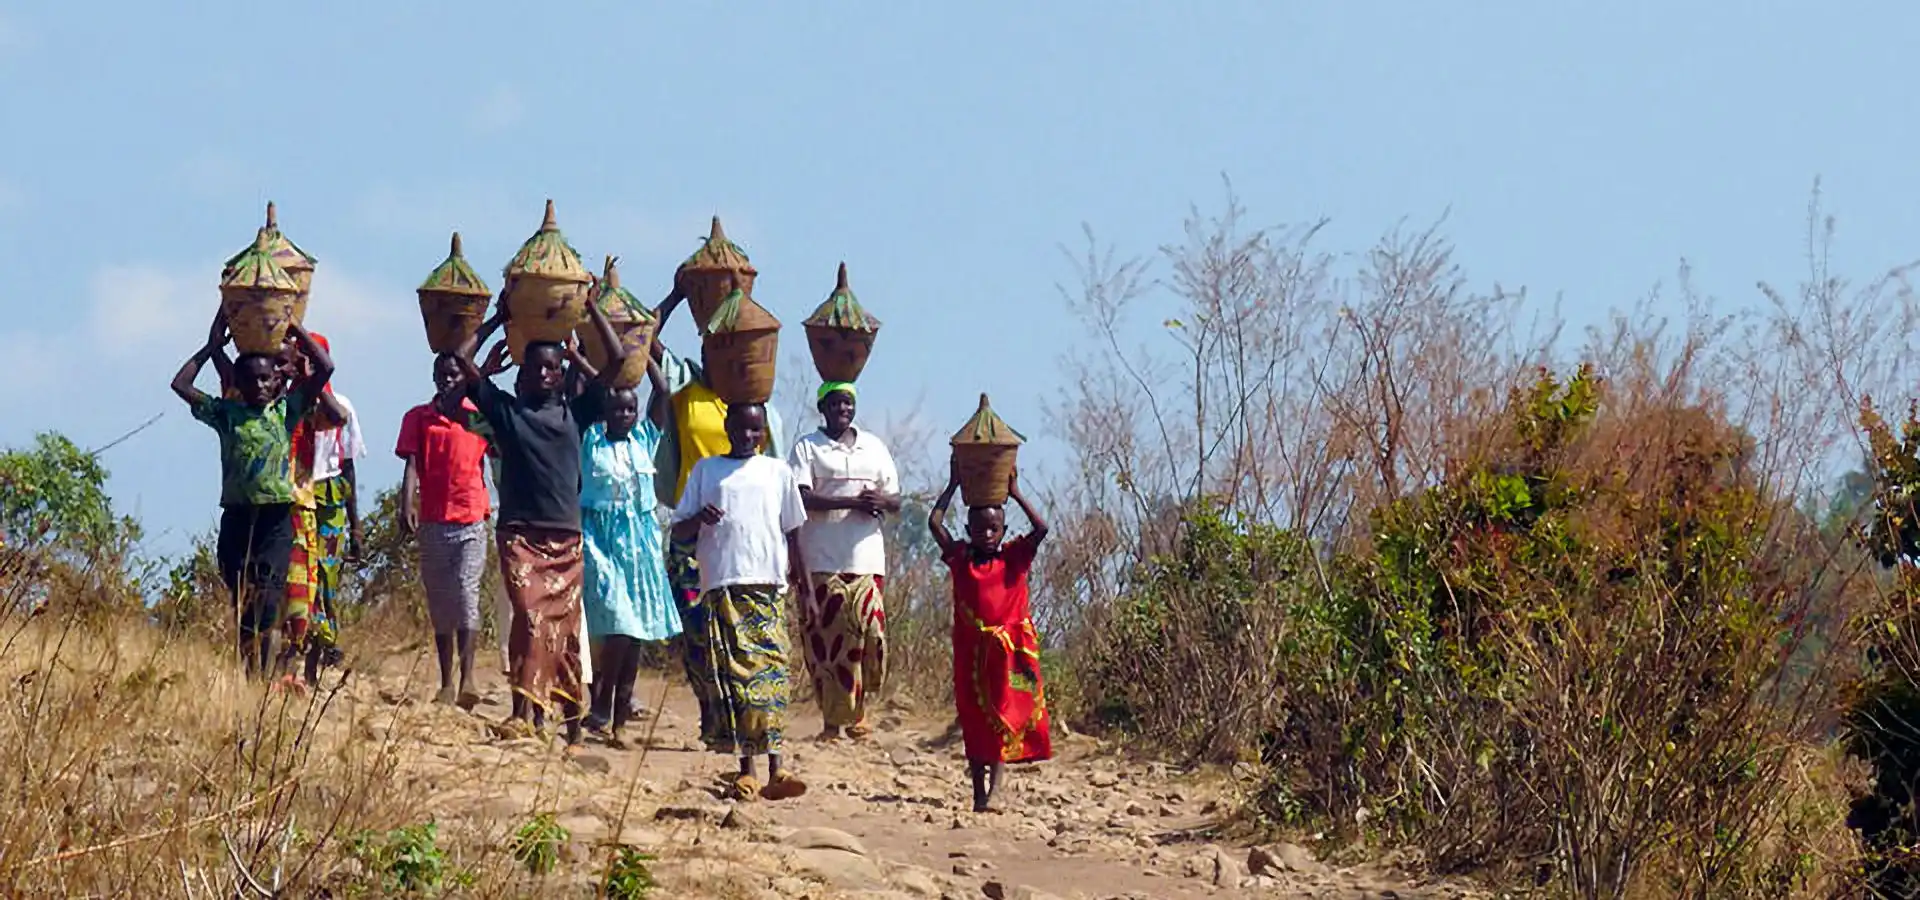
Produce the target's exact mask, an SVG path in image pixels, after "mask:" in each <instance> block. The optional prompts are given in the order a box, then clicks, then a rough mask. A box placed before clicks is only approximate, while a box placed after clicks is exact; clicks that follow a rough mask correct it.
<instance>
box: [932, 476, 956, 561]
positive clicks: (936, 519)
mask: <svg viewBox="0 0 1920 900" xmlns="http://www.w3.org/2000/svg"><path fill="white" fill-rule="evenodd" d="M958 490H960V470H959V469H958V468H954V469H952V470H951V471H949V472H948V474H947V488H946V490H943V491H941V492H940V499H938V500H936V501H934V503H933V509H932V510H930V511H929V512H928V513H927V530H928V531H929V532H932V533H933V542H934V543H936V544H939V545H940V553H941V554H942V555H945V554H947V553H950V552H952V551H953V548H954V547H956V546H958V545H959V542H958V541H955V540H954V539H953V535H951V534H948V533H947V506H948V505H950V504H952V503H953V495H954V492H956V491H958Z"/></svg>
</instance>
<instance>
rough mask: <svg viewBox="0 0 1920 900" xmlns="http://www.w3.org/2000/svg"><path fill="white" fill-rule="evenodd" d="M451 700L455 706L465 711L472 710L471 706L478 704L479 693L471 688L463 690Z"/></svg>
mask: <svg viewBox="0 0 1920 900" xmlns="http://www.w3.org/2000/svg"><path fill="white" fill-rule="evenodd" d="M453 702H454V705H455V706H458V707H460V708H461V709H464V710H466V711H467V712H473V708H474V707H476V706H479V705H480V695H479V694H478V693H476V692H474V691H473V690H472V689H467V690H463V691H461V692H460V696H458V697H456V698H454V701H453Z"/></svg>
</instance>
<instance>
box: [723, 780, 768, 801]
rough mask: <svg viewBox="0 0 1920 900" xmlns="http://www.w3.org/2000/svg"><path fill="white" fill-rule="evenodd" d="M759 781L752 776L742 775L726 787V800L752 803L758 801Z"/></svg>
mask: <svg viewBox="0 0 1920 900" xmlns="http://www.w3.org/2000/svg"><path fill="white" fill-rule="evenodd" d="M760 790H761V788H760V780H759V779H757V778H755V777H753V776H752V775H742V776H740V777H739V778H736V779H734V781H733V783H732V784H730V785H728V786H727V799H729V800H746V801H753V800H758V799H760Z"/></svg>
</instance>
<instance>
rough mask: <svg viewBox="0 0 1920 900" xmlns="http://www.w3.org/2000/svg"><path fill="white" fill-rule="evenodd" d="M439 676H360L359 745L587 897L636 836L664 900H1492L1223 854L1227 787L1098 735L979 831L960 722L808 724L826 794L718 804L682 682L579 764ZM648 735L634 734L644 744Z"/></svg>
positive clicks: (1265, 855) (1272, 851)
mask: <svg viewBox="0 0 1920 900" xmlns="http://www.w3.org/2000/svg"><path fill="white" fill-rule="evenodd" d="M409 657H411V658H409ZM430 667H431V663H430V662H427V661H426V660H425V659H423V658H421V657H420V656H418V655H414V654H407V655H404V656H397V657H388V659H387V661H386V662H385V663H384V664H383V667H382V671H378V672H375V673H373V674H371V675H368V674H364V673H363V674H357V675H355V676H354V677H353V678H352V679H350V681H349V684H348V688H347V690H346V692H345V693H344V695H343V696H342V697H341V698H340V700H339V701H338V702H339V703H340V704H343V705H344V706H345V707H346V712H347V713H348V715H347V717H345V718H346V719H347V720H349V721H353V722H355V724H354V726H353V727H354V728H355V729H356V731H357V732H358V734H357V737H358V738H360V739H361V743H363V744H375V745H378V746H382V747H385V748H388V752H389V754H390V759H389V763H390V764H391V765H392V766H393V772H392V775H391V776H390V777H391V779H392V780H393V781H394V782H395V787H396V788H401V789H404V791H405V794H406V796H410V797H418V798H420V800H419V802H420V809H418V810H416V811H415V812H417V813H419V814H420V815H421V816H423V817H425V816H431V817H433V818H434V819H436V820H437V821H439V822H440V823H441V827H442V829H443V831H446V832H447V833H449V834H450V835H454V836H462V835H464V836H465V837H466V838H468V839H470V840H472V841H473V842H474V843H476V844H493V845H497V844H498V843H499V842H500V839H501V837H502V836H503V835H505V834H508V833H510V832H511V831H512V830H513V828H514V827H516V826H517V824H518V823H520V822H524V821H526V820H527V818H528V816H529V815H530V814H531V813H532V812H534V811H536V810H551V811H553V812H555V813H557V815H558V817H559V822H560V824H561V825H563V826H564V827H566V828H567V829H568V830H569V831H570V832H571V833H572V836H573V841H574V843H573V845H571V846H570V848H569V853H568V857H569V865H568V866H567V867H566V868H565V869H564V870H563V872H562V873H561V874H560V875H559V876H558V877H560V878H563V879H568V880H571V881H573V882H576V883H577V884H578V885H581V886H584V885H586V884H588V883H590V882H591V879H592V872H593V871H594V870H595V869H596V868H597V865H598V863H597V861H596V860H595V859H594V858H593V851H592V849H591V848H592V846H593V845H595V844H596V843H598V842H602V841H609V840H613V839H615V830H616V825H617V824H618V826H619V836H618V839H619V840H620V841H622V842H625V843H630V844H636V845H639V846H642V847H644V848H647V849H649V850H651V851H653V852H654V853H656V855H657V856H658V857H659V862H658V863H657V864H656V866H655V874H656V877H658V878H659V880H660V882H661V888H662V889H661V891H659V892H658V894H657V896H661V897H690V898H707V897H711V898H728V900H734V898H789V900H798V898H819V900H825V898H835V897H868V898H955V900H958V898H979V897H986V898H996V897H997V898H1031V900H1042V898H1048V897H1058V898H1102V900H1105V898H1163V897H1164V898H1184V897H1220V898H1237V897H1329V898H1465V897H1474V896H1482V895H1481V894H1479V893H1477V892H1475V891H1473V890H1471V889H1468V888H1466V887H1463V886H1460V885H1453V884H1442V883H1427V882H1422V881H1419V880H1417V879H1412V878H1409V877H1407V876H1404V875H1400V874H1397V873H1394V872H1392V871H1389V870H1387V869H1385V868H1384V867H1379V866H1360V867H1354V868H1344V869H1336V868H1334V867H1331V866H1327V865H1324V864H1322V863H1321V862H1319V861H1317V860H1316V859H1315V858H1314V857H1313V855H1312V854H1311V853H1309V852H1307V851H1306V850H1305V849H1303V848H1300V847H1298V846H1293V845H1288V844H1279V845H1272V846H1268V847H1262V848H1250V847H1245V846H1231V845H1224V844H1217V843H1212V842H1210V841H1209V839H1208V837H1207V835H1208V834H1209V832H1210V831H1211V826H1212V825H1213V824H1214V820H1215V819H1216V818H1217V815H1218V812H1219V810H1220V809H1221V808H1222V807H1221V804H1220V799H1219V791H1218V788H1217V787H1215V786H1213V785H1209V784H1207V783H1206V782H1204V781H1201V780H1196V779H1189V778H1182V777H1178V776H1176V775H1175V774H1173V773H1171V772H1169V771H1168V770H1167V769H1166V768H1165V767H1161V766H1144V767H1138V766H1132V765H1122V763H1121V761H1120V760H1119V759H1118V758H1117V757H1116V756H1115V755H1113V754H1112V753H1110V752H1109V751H1108V750H1107V749H1106V748H1104V747H1103V746H1102V745H1101V744H1100V743H1099V742H1097V741H1095V740H1093V739H1091V738H1087V737H1084V736H1071V735H1070V736H1063V737H1062V738H1060V739H1059V740H1058V741H1057V742H1056V746H1055V750H1056V753H1057V755H1058V758H1057V759H1056V760H1054V761H1051V762H1049V763H1045V764H1041V765H1037V766H1023V767H1018V768H1013V769H1009V771H1008V776H1009V778H1008V782H1007V784H1006V785H1005V787H1003V788H1002V793H1003V794H1004V795H1005V796H1004V797H1003V806H1004V807H1005V808H1006V812H1004V813H999V814H991V815H976V814H974V813H972V812H971V810H970V802H969V799H970V794H969V791H968V787H967V785H966V781H965V767H964V764H963V762H962V758H961V755H960V749H959V742H958V740H957V735H954V734H951V733H948V732H947V730H946V723H945V722H944V721H940V720H938V719H934V718H933V717H930V716H918V715H915V714H913V712H912V711H910V710H906V709H901V708H893V709H891V710H890V711H888V712H887V713H886V714H885V715H884V716H882V717H881V719H880V721H879V722H878V725H879V726H880V727H879V728H878V730H877V731H876V734H875V735H874V736H873V737H872V738H870V739H869V740H867V741H865V742H861V743H858V744H850V743H838V744H833V745H822V744H816V743H814V742H813V741H811V740H807V739H806V738H807V737H810V736H811V735H812V734H813V733H814V732H815V731H816V730H817V729H816V728H815V727H813V724H812V723H814V722H816V721H817V719H816V718H815V716H816V715H817V714H816V713H815V712H814V711H813V709H812V707H810V706H807V707H796V708H795V709H793V710H792V711H791V716H790V724H789V727H790V729H791V733H792V734H793V735H794V736H795V739H792V740H791V742H790V744H789V749H788V753H787V757H788V761H789V766H790V768H792V770H793V771H794V772H795V773H797V774H798V775H800V776H801V777H802V778H803V779H804V780H805V781H806V782H807V783H808V784H809V786H810V788H811V790H810V792H809V794H808V795H807V796H806V797H803V798H800V799H797V800H791V801H785V802H781V803H767V802H758V803H751V804H734V803H731V802H725V801H722V800H721V799H719V778H720V777H721V776H722V775H724V774H726V773H727V772H728V771H730V770H731V768H732V763H731V762H730V761H729V760H727V759H725V758H722V757H720V756H716V755H713V754H709V753H705V752H700V751H698V750H697V749H695V747H696V745H695V738H696V737H697V734H696V732H697V723H698V716H697V712H696V709H695V707H694V704H693V701H692V698H691V697H690V696H689V695H688V694H687V692H686V689H685V687H684V685H682V684H679V683H677V682H675V683H667V682H663V681H661V680H660V679H659V678H658V677H655V676H651V675H649V676H644V677H643V683H642V685H641V686H640V689H639V690H638V691H637V692H636V693H637V699H643V700H644V702H645V704H646V706H647V707H648V708H649V709H659V710H661V712H660V714H659V715H658V717H657V722H656V723H652V724H651V727H652V728H653V735H652V741H651V743H650V744H649V745H648V746H647V747H646V749H645V750H644V752H643V751H642V750H640V749H630V750H624V751H616V750H611V749H608V748H606V747H603V746H601V745H599V744H598V743H597V742H594V741H591V740H590V741H589V744H588V749H587V750H586V752H584V753H583V754H581V755H580V756H579V757H578V758H576V759H571V760H569V759H565V758H564V757H563V756H562V755H561V754H560V752H559V750H558V745H557V744H553V745H549V744H546V743H544V742H539V741H534V740H517V741H502V740H499V739H498V738H496V737H495V736H494V735H493V734H492V733H491V730H490V729H489V728H488V727H487V724H488V722H490V721H497V720H498V719H499V718H500V717H501V716H502V715H503V713H504V709H505V707H504V703H505V700H506V697H507V692H506V689H505V686H504V684H502V683H501V679H500V678H499V676H498V675H497V673H489V675H488V681H487V683H486V684H485V686H484V688H485V689H484V694H485V697H486V701H485V702H484V703H483V704H482V705H481V706H480V707H479V708H477V709H476V710H475V711H474V712H473V713H471V714H469V713H464V712H461V711H459V710H455V709H450V708H446V707H437V706H433V705H430V704H428V703H426V702H425V700H426V699H427V697H428V696H430V691H429V690H428V688H427V687H426V685H425V684H424V679H423V678H421V677H420V675H422V674H424V673H426V672H428V671H430ZM663 691H664V694H663ZM663 698H664V700H665V703H664V705H663V704H662V703H661V700H662V699H663ZM648 727H649V721H648V720H643V721H641V722H639V723H636V724H635V726H630V729H631V731H632V733H631V734H630V735H629V738H630V740H632V739H634V738H639V737H642V736H644V734H645V731H646V729H647V728H648ZM633 742H634V743H636V744H637V743H639V741H637V740H634V741H633ZM629 798H630V800H629Z"/></svg>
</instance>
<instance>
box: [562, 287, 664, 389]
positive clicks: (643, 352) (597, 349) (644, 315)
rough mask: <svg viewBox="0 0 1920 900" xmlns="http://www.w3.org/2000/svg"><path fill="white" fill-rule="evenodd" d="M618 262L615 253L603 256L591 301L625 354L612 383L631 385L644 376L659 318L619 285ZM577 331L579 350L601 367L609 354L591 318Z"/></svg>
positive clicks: (610, 358) (638, 382)
mask: <svg viewBox="0 0 1920 900" xmlns="http://www.w3.org/2000/svg"><path fill="white" fill-rule="evenodd" d="M618 263H619V260H618V259H616V258H615V257H611V256H609V257H607V267H606V271H605V272H603V273H602V274H601V275H600V292H599V294H598V295H596V296H595V297H594V300H593V302H594V303H596V304H598V305H599V307H600V312H601V313H603V314H605V315H606V317H607V324H609V325H612V326H613V333H614V334H615V335H616V336H618V337H619V338H620V346H621V347H622V348H623V349H624V350H625V351H626V354H627V357H626V362H625V363H624V364H622V365H621V366H620V373H619V374H618V375H615V376H614V379H613V385H614V387H622V388H631V387H638V386H639V385H640V383H641V382H643V381H646V380H647V359H648V357H649V356H650V355H651V353H652V350H653V336H654V332H655V331H657V330H658V329H659V327H660V320H659V318H657V317H656V316H654V314H653V311H652V310H650V309H647V307H646V304H644V303H641V302H640V298H639V297H635V296H634V295H633V292H632V291H629V290H627V289H626V288H623V287H621V286H620V270H619V269H618V268H615V266H616V265H617V264H618ZM578 333H579V335H580V352H581V354H582V355H584V356H586V358H587V362H590V363H592V364H593V367H594V368H596V369H601V370H605V369H606V367H607V365H608V364H609V363H610V362H611V361H612V359H613V355H612V354H611V353H609V352H608V351H607V346H606V344H605V342H603V341H601V340H600V329H598V328H595V327H594V325H593V320H592V319H591V318H589V319H588V320H587V321H585V322H582V323H580V327H579V329H578Z"/></svg>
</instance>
